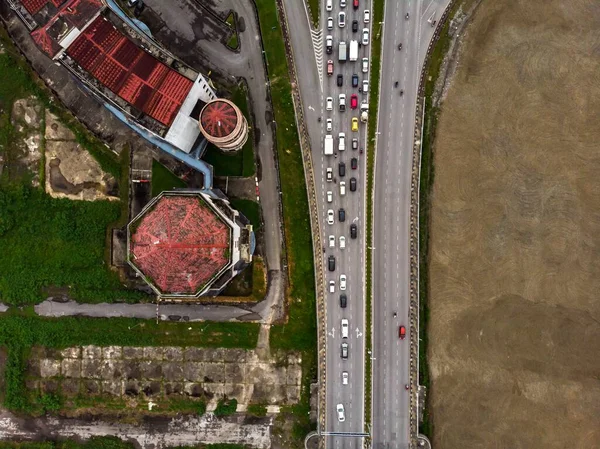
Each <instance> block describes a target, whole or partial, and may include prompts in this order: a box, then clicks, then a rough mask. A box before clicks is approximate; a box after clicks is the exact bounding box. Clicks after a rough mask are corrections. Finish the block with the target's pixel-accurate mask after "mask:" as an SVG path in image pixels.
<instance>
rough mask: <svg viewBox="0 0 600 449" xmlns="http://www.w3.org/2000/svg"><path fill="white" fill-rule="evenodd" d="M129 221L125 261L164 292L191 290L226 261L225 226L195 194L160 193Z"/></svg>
mask: <svg viewBox="0 0 600 449" xmlns="http://www.w3.org/2000/svg"><path fill="white" fill-rule="evenodd" d="M132 225H133V226H137V227H135V229H134V228H131V229H132V231H131V232H132V235H131V237H130V253H131V256H132V257H131V261H132V263H133V264H134V265H135V266H136V267H137V268H138V269H139V270H140V271H141V272H142V273H143V274H144V275H145V276H146V277H147V278H149V279H148V281H149V282H151V283H152V284H154V285H155V286H156V287H157V288H158V290H160V291H161V292H162V293H164V294H166V293H170V294H196V293H198V292H199V290H200V289H202V287H203V286H204V285H205V284H206V282H207V281H209V280H210V279H211V278H212V277H213V276H214V275H215V274H216V273H217V272H218V271H220V270H221V269H222V268H223V267H224V266H225V265H226V264H227V263H228V262H229V245H230V232H229V227H228V225H227V224H226V223H224V222H223V221H221V219H220V218H219V217H218V216H217V215H216V214H215V212H214V211H213V210H212V209H210V208H209V207H208V206H207V205H206V203H204V201H203V200H202V199H201V198H200V197H199V196H163V197H162V198H160V199H159V200H158V202H157V203H156V204H154V206H153V207H152V208H151V209H150V210H149V211H148V212H146V213H145V214H144V215H143V216H141V217H139V218H138V219H137V221H136V222H134V223H133V224H132Z"/></svg>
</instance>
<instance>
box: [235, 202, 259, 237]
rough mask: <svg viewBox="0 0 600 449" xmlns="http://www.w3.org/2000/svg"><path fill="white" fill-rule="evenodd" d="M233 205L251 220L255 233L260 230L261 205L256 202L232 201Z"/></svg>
mask: <svg viewBox="0 0 600 449" xmlns="http://www.w3.org/2000/svg"><path fill="white" fill-rule="evenodd" d="M231 205H232V206H233V207H234V208H235V209H237V210H239V211H240V212H241V213H242V214H244V215H245V216H246V218H247V219H248V220H250V223H251V224H252V226H253V227H254V231H255V232H256V231H257V230H259V229H260V205H259V204H258V203H257V202H256V201H252V200H240V199H232V200H231Z"/></svg>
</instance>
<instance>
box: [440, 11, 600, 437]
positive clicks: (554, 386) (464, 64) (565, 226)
mask: <svg viewBox="0 0 600 449" xmlns="http://www.w3.org/2000/svg"><path fill="white" fill-rule="evenodd" d="M598 29H600V4H598V2H592V1H588V0H573V1H570V2H563V1H560V0H520V1H518V0H496V1H484V2H483V3H482V5H481V6H480V7H479V9H478V10H477V12H476V14H475V17H474V19H473V22H472V23H471V24H470V25H469V27H468V32H467V34H466V35H465V36H464V39H465V41H464V43H463V49H462V53H461V56H460V58H461V60H460V63H459V66H458V71H457V73H456V74H455V76H454V79H453V85H452V86H451V88H450V90H449V92H448V97H447V99H446V100H445V103H444V105H443V107H442V113H441V116H440V121H439V128H438V134H437V143H436V149H435V159H434V164H435V172H436V176H435V182H434V186H433V197H432V228H431V254H430V256H431V262H430V282H431V284H430V288H431V298H430V306H431V317H430V329H429V332H430V334H429V335H430V346H429V347H430V353H429V357H430V363H431V376H432V391H431V397H430V399H431V406H432V407H431V408H432V414H433V423H434V441H433V446H434V447H436V448H438V449H455V448H459V447H460V448H511V449H517V448H523V449H524V448H527V449H530V448H544V449H551V448H557V449H558V448H561V449H562V448H565V447H571V448H592V447H600V426H599V425H598V424H599V423H600V383H599V382H598V379H599V377H598V376H599V374H598V373H600V357H599V354H600V324H599V323H600V298H599V292H600V212H599V211H600V209H599V204H600V144H599V142H600V126H599V124H598V117H600V79H599V74H600V34H599V33H598Z"/></svg>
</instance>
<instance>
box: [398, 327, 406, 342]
mask: <svg viewBox="0 0 600 449" xmlns="http://www.w3.org/2000/svg"><path fill="white" fill-rule="evenodd" d="M398 334H399V337H400V340H404V339H405V338H406V328H405V327H404V326H400V330H399V331H398Z"/></svg>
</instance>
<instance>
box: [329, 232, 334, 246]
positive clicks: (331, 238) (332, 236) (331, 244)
mask: <svg viewBox="0 0 600 449" xmlns="http://www.w3.org/2000/svg"><path fill="white" fill-rule="evenodd" d="M329 247H330V248H335V235H330V236H329Z"/></svg>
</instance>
